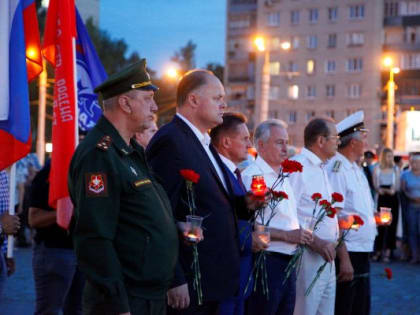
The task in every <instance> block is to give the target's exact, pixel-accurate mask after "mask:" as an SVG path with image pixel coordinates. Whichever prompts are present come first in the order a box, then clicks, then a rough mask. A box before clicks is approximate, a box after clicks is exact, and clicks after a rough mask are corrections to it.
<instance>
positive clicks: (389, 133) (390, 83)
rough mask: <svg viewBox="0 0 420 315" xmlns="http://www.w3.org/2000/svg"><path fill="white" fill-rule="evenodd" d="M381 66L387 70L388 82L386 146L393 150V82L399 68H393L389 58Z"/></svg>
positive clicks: (392, 61)
mask: <svg viewBox="0 0 420 315" xmlns="http://www.w3.org/2000/svg"><path fill="white" fill-rule="evenodd" d="M383 64H384V66H385V67H386V68H389V81H388V84H387V89H388V93H387V123H386V146H387V147H388V148H390V149H393V148H394V108H395V82H394V74H397V73H399V72H400V68H398V67H393V64H394V60H393V59H392V58H391V57H385V58H384V59H383Z"/></svg>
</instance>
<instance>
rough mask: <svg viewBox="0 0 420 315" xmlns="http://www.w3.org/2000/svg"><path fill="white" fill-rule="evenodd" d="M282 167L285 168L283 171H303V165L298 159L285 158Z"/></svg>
mask: <svg viewBox="0 0 420 315" xmlns="http://www.w3.org/2000/svg"><path fill="white" fill-rule="evenodd" d="M281 167H282V170H283V173H296V172H302V169H303V166H302V164H300V163H299V162H297V161H292V160H284V161H283V162H282V163H281Z"/></svg>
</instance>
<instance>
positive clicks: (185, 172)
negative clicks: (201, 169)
mask: <svg viewBox="0 0 420 315" xmlns="http://www.w3.org/2000/svg"><path fill="white" fill-rule="evenodd" d="M179 173H180V174H181V176H182V177H184V179H185V180H187V181H190V182H192V183H194V184H197V183H198V180H199V179H200V174H197V173H196V172H194V171H193V170H189V169H182V170H180V171H179Z"/></svg>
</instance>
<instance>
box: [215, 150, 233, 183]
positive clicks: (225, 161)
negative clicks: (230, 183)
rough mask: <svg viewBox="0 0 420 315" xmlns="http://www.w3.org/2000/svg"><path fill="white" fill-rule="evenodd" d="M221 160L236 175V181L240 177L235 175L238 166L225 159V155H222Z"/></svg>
mask: <svg viewBox="0 0 420 315" xmlns="http://www.w3.org/2000/svg"><path fill="white" fill-rule="evenodd" d="M219 156H220V159H221V160H222V162H223V163H225V165H226V166H227V168H228V169H229V171H231V172H232V174H233V175H235V177H236V179H238V176H236V174H235V170H236V165H235V163H233V162H232V161H231V160H229V159H228V158H227V157H225V156H224V155H222V154H220V153H219Z"/></svg>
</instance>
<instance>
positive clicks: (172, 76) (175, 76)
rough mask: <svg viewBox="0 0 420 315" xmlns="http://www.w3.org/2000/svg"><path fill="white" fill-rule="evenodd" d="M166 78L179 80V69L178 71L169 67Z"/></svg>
mask: <svg viewBox="0 0 420 315" xmlns="http://www.w3.org/2000/svg"><path fill="white" fill-rule="evenodd" d="M166 76H167V77H168V78H170V79H178V78H179V72H178V69H176V68H175V67H169V68H168V69H167V70H166Z"/></svg>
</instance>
